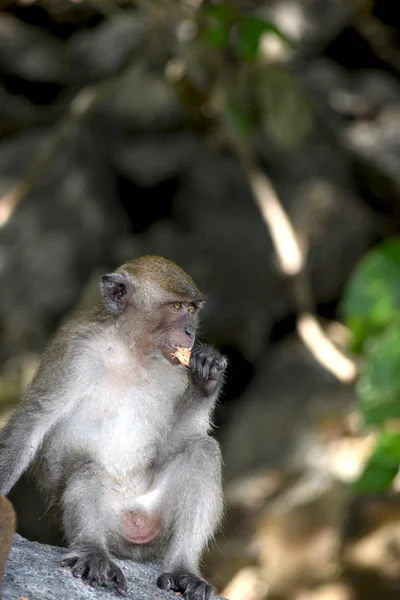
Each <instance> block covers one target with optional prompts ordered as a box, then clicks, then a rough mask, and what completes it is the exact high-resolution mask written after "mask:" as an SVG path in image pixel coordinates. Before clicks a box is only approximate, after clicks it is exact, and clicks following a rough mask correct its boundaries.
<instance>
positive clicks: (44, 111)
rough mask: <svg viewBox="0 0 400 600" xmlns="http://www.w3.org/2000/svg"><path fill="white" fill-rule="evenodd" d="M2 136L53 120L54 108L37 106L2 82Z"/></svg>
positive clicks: (0, 90) (0, 98)
mask: <svg viewBox="0 0 400 600" xmlns="http://www.w3.org/2000/svg"><path fill="white" fill-rule="evenodd" d="M0 106H1V111H0V136H4V135H9V134H15V133H16V132H18V131H20V130H21V129H24V128H26V127H30V126H31V125H38V124H41V123H46V122H51V117H52V115H53V114H54V110H51V109H50V110H49V108H48V107H41V106H36V105H35V104H34V103H33V102H30V100H29V99H28V98H26V97H24V96H22V95H17V94H11V93H10V92H9V91H8V90H7V89H6V88H5V87H4V86H2V85H1V84H0Z"/></svg>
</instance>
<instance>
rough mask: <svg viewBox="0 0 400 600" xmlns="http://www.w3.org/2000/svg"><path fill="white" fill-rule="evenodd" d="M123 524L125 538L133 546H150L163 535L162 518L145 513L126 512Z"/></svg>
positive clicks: (122, 519) (123, 516)
mask: <svg viewBox="0 0 400 600" xmlns="http://www.w3.org/2000/svg"><path fill="white" fill-rule="evenodd" d="M121 524H122V529H123V532H124V538H125V539H126V540H127V541H128V542H131V543H132V544H148V543H149V542H151V541H152V540H154V539H155V538H156V537H157V536H158V535H159V533H161V520H160V517H159V516H158V515H157V514H153V515H149V514H148V513H146V512H144V511H139V510H136V511H128V510H126V511H124V512H123V513H122V516H121Z"/></svg>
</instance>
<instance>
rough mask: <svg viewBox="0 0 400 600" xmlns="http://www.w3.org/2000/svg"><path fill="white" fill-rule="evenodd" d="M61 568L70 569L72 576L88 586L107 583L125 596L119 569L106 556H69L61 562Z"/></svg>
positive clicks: (124, 584) (124, 583) (121, 574)
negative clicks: (83, 581)
mask: <svg viewBox="0 0 400 600" xmlns="http://www.w3.org/2000/svg"><path fill="white" fill-rule="evenodd" d="M61 566H62V567H71V571H72V575H73V576H74V577H80V578H82V579H84V580H85V581H86V582H87V583H88V584H89V585H90V586H92V587H98V586H101V585H105V584H106V583H107V582H108V581H112V582H114V583H115V584H116V587H117V590H118V592H119V593H120V594H126V592H127V589H128V586H127V583H126V579H125V576H124V574H123V572H122V571H121V569H120V568H119V567H118V566H117V565H116V564H115V563H113V562H112V561H111V560H110V559H109V558H108V556H107V555H104V554H102V553H99V554H93V553H88V554H85V555H83V556H69V557H67V558H65V559H64V560H63V561H62V562H61Z"/></svg>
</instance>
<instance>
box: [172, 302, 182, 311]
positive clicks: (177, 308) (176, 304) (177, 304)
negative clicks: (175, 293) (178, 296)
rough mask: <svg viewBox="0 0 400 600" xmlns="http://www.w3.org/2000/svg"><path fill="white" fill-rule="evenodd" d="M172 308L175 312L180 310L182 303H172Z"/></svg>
mask: <svg viewBox="0 0 400 600" xmlns="http://www.w3.org/2000/svg"><path fill="white" fill-rule="evenodd" d="M172 306H173V307H174V308H175V310H180V309H181V308H182V302H174V303H173V305H172Z"/></svg>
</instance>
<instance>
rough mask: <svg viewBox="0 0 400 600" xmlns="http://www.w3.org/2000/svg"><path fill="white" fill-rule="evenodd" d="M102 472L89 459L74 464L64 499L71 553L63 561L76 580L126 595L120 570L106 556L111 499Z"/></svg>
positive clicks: (110, 520) (63, 509)
mask: <svg viewBox="0 0 400 600" xmlns="http://www.w3.org/2000/svg"><path fill="white" fill-rule="evenodd" d="M107 479H108V478H107V475H106V474H104V472H103V469H102V468H101V467H100V466H99V465H97V464H96V463H95V462H94V461H91V460H90V459H84V458H82V459H81V460H78V461H75V462H74V465H73V468H72V472H71V473H70V475H69V477H68V480H67V484H66V486H65V491H64V494H63V496H62V520H63V527H64V531H65V533H66V535H67V539H68V542H69V547H70V552H69V553H68V555H67V557H66V558H65V559H64V560H63V561H62V563H61V565H62V566H64V567H71V570H72V574H73V575H74V577H82V579H85V580H86V581H87V582H88V583H89V584H90V585H91V586H93V587H96V586H98V585H104V584H105V583H107V582H108V581H113V582H115V584H116V586H117V590H118V591H119V592H120V593H121V594H125V593H126V591H127V584H126V579H125V576H124V574H123V572H122V571H121V569H120V568H119V567H118V566H117V565H116V564H115V563H114V562H113V561H112V560H111V559H110V557H109V556H108V553H107V543H106V536H107V525H108V526H112V523H113V521H114V519H115V516H114V515H113V514H112V509H111V502H110V497H109V495H108V494H107V493H105V490H106V489H110V488H111V486H108V483H109V482H108V481H107Z"/></svg>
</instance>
